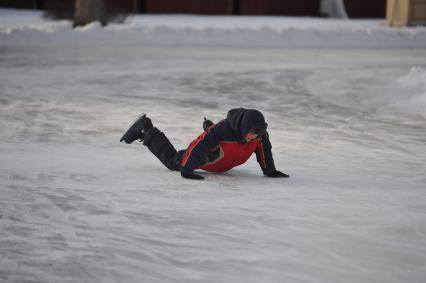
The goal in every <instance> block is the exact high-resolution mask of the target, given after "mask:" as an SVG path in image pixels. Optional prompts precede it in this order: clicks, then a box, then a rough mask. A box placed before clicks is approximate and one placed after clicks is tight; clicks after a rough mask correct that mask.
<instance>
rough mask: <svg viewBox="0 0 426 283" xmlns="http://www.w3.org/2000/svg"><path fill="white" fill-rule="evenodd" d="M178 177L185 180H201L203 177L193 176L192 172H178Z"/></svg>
mask: <svg viewBox="0 0 426 283" xmlns="http://www.w3.org/2000/svg"><path fill="white" fill-rule="evenodd" d="M180 175H181V176H182V177H184V178H186V179H191V180H203V179H204V177H203V176H200V175H197V174H194V172H180Z"/></svg>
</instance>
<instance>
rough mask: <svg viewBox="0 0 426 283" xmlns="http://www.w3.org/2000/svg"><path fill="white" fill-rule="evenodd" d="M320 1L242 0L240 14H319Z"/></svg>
mask: <svg viewBox="0 0 426 283" xmlns="http://www.w3.org/2000/svg"><path fill="white" fill-rule="evenodd" d="M319 2H320V1H319V0H297V1H294V0H240V14H241V15H286V16H317V15H318V11H319Z"/></svg>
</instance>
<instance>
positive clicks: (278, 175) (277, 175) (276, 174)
mask: <svg viewBox="0 0 426 283" xmlns="http://www.w3.org/2000/svg"><path fill="white" fill-rule="evenodd" d="M265 175H266V176H267V177H273V178H288V177H290V176H289V175H287V174H284V173H283V172H281V171H278V170H274V171H271V172H269V173H265Z"/></svg>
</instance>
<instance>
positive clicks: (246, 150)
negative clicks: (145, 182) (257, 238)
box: [120, 108, 289, 180]
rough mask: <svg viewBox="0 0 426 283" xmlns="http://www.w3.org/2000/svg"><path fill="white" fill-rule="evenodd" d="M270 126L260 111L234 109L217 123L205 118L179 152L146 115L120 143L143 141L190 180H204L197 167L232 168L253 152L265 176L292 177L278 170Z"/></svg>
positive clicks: (220, 170) (172, 168) (223, 170)
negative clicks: (200, 129)
mask: <svg viewBox="0 0 426 283" xmlns="http://www.w3.org/2000/svg"><path fill="white" fill-rule="evenodd" d="M267 127H268V124H267V123H266V122H265V118H264V117H263V114H262V113H261V112H260V111H258V110H255V109H244V108H237V109H232V110H230V111H229V112H228V115H227V117H226V119H224V120H222V121H220V122H219V123H217V124H213V123H212V122H211V121H210V120H205V121H204V124H203V128H204V132H203V133H202V134H201V135H200V136H199V137H197V138H196V139H195V140H194V141H193V142H191V144H190V145H189V147H188V148H187V149H184V150H179V151H176V149H175V148H174V146H173V145H172V144H171V143H170V141H169V139H168V138H167V137H166V136H165V135H164V133H163V132H161V131H160V130H159V129H157V128H156V127H154V126H153V124H152V122H151V119H149V118H148V117H146V115H145V114H144V115H142V116H141V117H139V119H137V120H136V121H135V122H134V123H133V124H132V125H131V126H130V128H129V129H128V130H127V131H126V133H125V134H124V135H123V137H122V138H121V140H120V142H122V141H124V142H125V143H128V144H131V143H132V142H134V141H135V140H139V141H141V142H142V141H143V144H144V145H145V146H147V147H148V149H149V150H150V151H151V152H152V153H153V154H154V155H155V156H156V157H157V158H158V159H159V160H160V161H161V162H162V163H163V164H164V165H165V166H166V167H167V168H168V169H170V170H173V171H180V173H181V176H182V177H184V178H188V179H197V180H201V179H204V177H202V176H200V175H197V174H194V170H195V169H202V170H205V171H210V172H225V171H228V170H230V169H231V168H233V167H236V166H239V165H241V164H243V163H245V162H246V161H247V160H248V159H249V158H250V156H251V155H252V154H253V152H255V153H256V159H257V162H259V165H260V168H261V169H262V172H263V174H264V175H265V176H267V177H289V175H287V174H284V173H283V172H280V171H278V170H276V169H275V165H274V159H273V158H272V151H271V149H272V146H271V142H270V141H269V135H268V132H267V131H266V129H267Z"/></svg>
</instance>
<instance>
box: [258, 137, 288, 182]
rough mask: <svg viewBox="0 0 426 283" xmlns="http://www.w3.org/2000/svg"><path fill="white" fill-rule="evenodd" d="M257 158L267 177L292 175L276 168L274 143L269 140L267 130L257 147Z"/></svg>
mask: <svg viewBox="0 0 426 283" xmlns="http://www.w3.org/2000/svg"><path fill="white" fill-rule="evenodd" d="M256 159H257V162H259V165H260V168H261V169H262V172H263V174H264V175H265V176H267V177H276V178H279V177H290V176H289V175H287V174H285V173H283V172H281V171H278V170H277V169H275V164H274V158H273V157H272V145H271V142H270V141H269V134H268V132H266V133H265V134H264V135H263V136H262V137H261V141H260V143H259V145H258V147H257V148H256Z"/></svg>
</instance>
